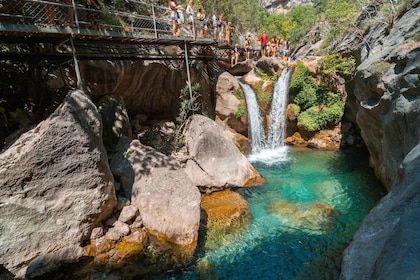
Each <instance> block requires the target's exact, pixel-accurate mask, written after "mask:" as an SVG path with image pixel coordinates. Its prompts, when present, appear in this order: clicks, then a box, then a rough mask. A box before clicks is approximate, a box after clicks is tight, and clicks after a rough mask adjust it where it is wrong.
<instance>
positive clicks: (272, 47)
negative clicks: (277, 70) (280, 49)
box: [270, 36, 277, 57]
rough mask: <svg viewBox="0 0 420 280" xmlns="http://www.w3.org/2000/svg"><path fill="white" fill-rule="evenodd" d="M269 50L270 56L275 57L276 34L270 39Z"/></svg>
mask: <svg viewBox="0 0 420 280" xmlns="http://www.w3.org/2000/svg"><path fill="white" fill-rule="evenodd" d="M270 49H271V50H270V51H271V56H272V57H276V52H277V39H276V36H274V37H273V38H272V39H271V41H270Z"/></svg>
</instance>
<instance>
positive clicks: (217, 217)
mask: <svg viewBox="0 0 420 280" xmlns="http://www.w3.org/2000/svg"><path fill="white" fill-rule="evenodd" d="M201 207H202V209H203V210H204V212H205V219H204V220H203V221H202V222H204V223H205V228H206V241H205V248H206V249H216V248H218V247H220V246H222V245H226V244H228V243H229V242H230V241H231V240H232V239H234V238H235V236H236V235H237V234H239V233H240V232H242V231H243V230H244V229H245V228H246V227H247V226H248V225H249V224H250V223H251V221H252V215H251V210H250V209H249V205H248V203H247V202H246V200H245V199H244V198H243V197H242V196H241V195H240V194H238V193H235V192H233V191H231V190H224V191H220V192H214V193H212V194H210V195H203V198H202V200H201Z"/></svg>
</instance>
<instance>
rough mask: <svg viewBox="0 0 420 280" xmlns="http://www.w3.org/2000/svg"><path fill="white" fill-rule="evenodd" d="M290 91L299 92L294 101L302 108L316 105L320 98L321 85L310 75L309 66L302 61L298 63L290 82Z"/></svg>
mask: <svg viewBox="0 0 420 280" xmlns="http://www.w3.org/2000/svg"><path fill="white" fill-rule="evenodd" d="M290 91H291V92H297V94H296V96H295V98H294V102H295V103H296V104H297V105H299V107H300V108H301V109H302V110H306V109H307V108H309V107H311V106H314V105H315V104H316V102H317V100H318V97H317V95H318V91H319V87H318V86H317V85H316V84H315V82H314V80H313V79H312V77H311V76H310V75H309V70H308V68H307V67H306V66H305V65H303V63H301V62H298V63H297V65H296V70H295V72H294V73H293V76H292V81H291V83H290Z"/></svg>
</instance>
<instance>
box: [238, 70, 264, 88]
mask: <svg viewBox="0 0 420 280" xmlns="http://www.w3.org/2000/svg"><path fill="white" fill-rule="evenodd" d="M242 80H243V81H244V82H245V83H247V84H248V85H255V84H258V83H259V82H261V81H262V79H261V78H260V77H258V76H257V75H255V71H254V70H252V71H250V72H248V73H247V74H246V75H244V76H242Z"/></svg>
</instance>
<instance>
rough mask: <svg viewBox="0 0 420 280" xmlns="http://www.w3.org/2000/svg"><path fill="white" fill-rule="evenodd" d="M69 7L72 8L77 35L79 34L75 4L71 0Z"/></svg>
mask: <svg viewBox="0 0 420 280" xmlns="http://www.w3.org/2000/svg"><path fill="white" fill-rule="evenodd" d="M71 5H72V6H73V11H74V12H73V13H74V23H75V24H76V28H77V33H80V26H79V18H78V17H77V10H76V3H75V2H74V0H71Z"/></svg>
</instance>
